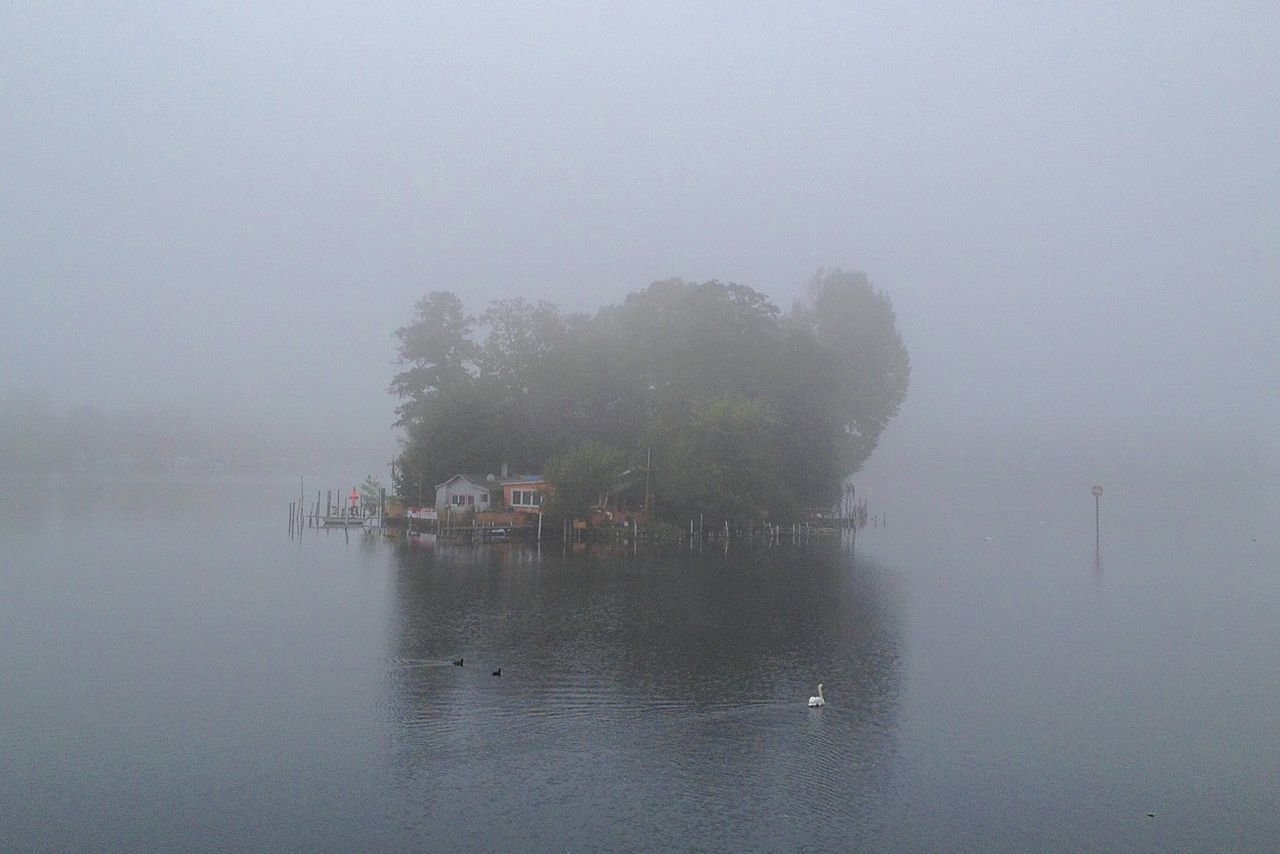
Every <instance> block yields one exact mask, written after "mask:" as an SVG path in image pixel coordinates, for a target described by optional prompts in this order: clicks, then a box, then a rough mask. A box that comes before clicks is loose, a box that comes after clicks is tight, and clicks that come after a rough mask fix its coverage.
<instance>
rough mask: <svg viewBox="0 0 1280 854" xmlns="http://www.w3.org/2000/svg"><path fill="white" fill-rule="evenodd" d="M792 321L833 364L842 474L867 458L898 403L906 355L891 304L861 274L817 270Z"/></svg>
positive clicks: (907, 367) (907, 377) (905, 381)
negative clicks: (840, 428) (806, 330)
mask: <svg viewBox="0 0 1280 854" xmlns="http://www.w3.org/2000/svg"><path fill="white" fill-rule="evenodd" d="M793 315H794V320H796V321H798V322H799V323H800V324H801V325H802V326H805V327H807V328H809V329H810V330H812V331H813V334H814V335H815V337H816V338H817V340H818V342H819V343H820V344H822V345H823V346H824V347H826V348H827V349H828V350H829V351H830V352H831V354H832V358H833V360H834V364H835V365H836V366H837V367H838V384H837V389H838V402H839V406H840V412H841V419H842V424H843V427H844V430H843V435H842V436H841V437H840V439H841V444H842V446H843V448H842V451H843V453H842V461H843V467H844V470H845V472H846V473H853V472H856V471H857V470H858V469H859V468H861V467H862V464H863V463H864V462H866V460H867V458H868V457H869V456H871V452H872V451H874V450H875V448H876V444H877V443H878V442H879V441H880V434H881V433H883V432H884V428H885V426H886V425H887V424H888V423H889V421H890V419H892V418H893V417H894V416H895V415H897V414H898V410H899V409H900V408H901V406H902V401H903V400H905V399H906V396H907V386H908V385H909V384H910V381H911V359H910V357H909V356H908V355H907V348H906V346H905V345H904V344H903V343H902V335H901V334H900V333H899V332H898V329H897V322H896V317H895V315H894V311H893V302H892V301H891V300H890V299H889V296H888V294H886V293H884V292H883V291H880V290H877V289H876V288H874V287H873V286H872V285H871V282H870V280H869V279H868V278H867V275H866V273H860V272H849V273H847V272H845V271H844V270H840V269H838V268H832V269H822V270H819V271H818V272H817V273H815V274H814V276H813V278H812V279H811V280H810V281H809V287H808V291H807V294H806V298H805V300H804V301H803V302H802V303H801V304H799V305H797V306H796V309H795V311H794V312H793Z"/></svg>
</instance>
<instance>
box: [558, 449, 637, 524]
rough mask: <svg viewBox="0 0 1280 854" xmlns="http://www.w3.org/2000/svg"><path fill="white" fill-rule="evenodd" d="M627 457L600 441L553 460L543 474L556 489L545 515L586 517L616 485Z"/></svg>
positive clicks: (566, 452)
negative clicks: (547, 513)
mask: <svg viewBox="0 0 1280 854" xmlns="http://www.w3.org/2000/svg"><path fill="white" fill-rule="evenodd" d="M626 465H627V455H626V454H624V453H623V452H622V451H620V450H618V449H617V448H613V447H610V446H608V445H606V444H604V443H602V442H595V441H590V442H585V443H583V444H581V445H579V446H578V447H576V448H572V449H570V450H568V451H564V452H563V453H560V454H557V455H556V456H554V457H552V458H551V459H550V460H549V461H548V462H547V465H546V468H545V469H544V471H543V474H544V475H545V476H546V478H547V480H549V481H550V482H551V483H552V484H554V486H555V491H554V492H553V493H552V495H551V500H550V501H549V502H548V504H547V508H546V509H547V512H549V513H552V514H554V515H557V516H585V515H586V514H587V512H588V511H590V510H591V508H592V507H595V506H597V505H598V504H599V503H600V502H601V500H602V499H603V498H604V497H605V496H606V495H608V494H609V492H610V491H611V490H612V489H614V487H616V486H617V484H618V479H619V476H620V475H622V474H623V473H624V471H625V469H626Z"/></svg>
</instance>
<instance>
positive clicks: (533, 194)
mask: <svg viewBox="0 0 1280 854" xmlns="http://www.w3.org/2000/svg"><path fill="white" fill-rule="evenodd" d="M847 5H848V4H839V3H837V4H826V5H824V4H817V5H810V6H805V7H803V8H802V7H792V8H775V9H763V8H754V7H753V8H747V9H744V8H742V6H741V5H740V4H733V3H724V4H698V5H696V6H694V7H692V8H685V7H684V6H682V5H681V4H673V5H670V6H663V7H661V8H659V7H654V6H651V5H649V4H641V5H639V6H634V7H630V8H622V7H618V6H612V5H611V6H600V5H591V4H583V5H574V4H558V5H556V6H554V7H550V8H548V7H544V6H542V5H529V6H523V7H515V6H509V5H506V4H501V5H495V6H481V7H475V6H471V5H467V6H463V7H458V8H456V9H454V10H444V9H439V8H427V7H425V6H419V5H414V4H407V5H401V4H395V5H392V4H386V5H378V6H375V7H366V6H363V5H360V6H356V7H353V6H351V5H350V4H331V5H328V6H315V7H312V8H309V9H306V10H304V9H302V8H300V7H290V8H287V9H286V8H283V7H282V8H271V9H268V8H266V7H263V6H261V5H253V6H249V7H238V8H234V7H221V6H217V7H215V6H208V7H203V8H191V7H183V8H179V7H172V6H169V5H167V4H159V5H154V6H137V5H133V4H124V5H117V4H103V3H84V4H32V3H11V4H6V5H4V6H3V7H0V188H2V190H0V222H2V223H3V227H2V228H0V297H2V301H0V306H2V307H0V343H2V344H3V355H2V356H0V411H2V412H3V413H5V414H6V417H7V419H8V420H7V421H6V422H5V423H6V430H7V432H8V433H9V436H8V441H9V443H10V445H11V446H12V445H14V444H21V443H22V442H24V441H28V440H34V438H35V437H33V436H16V434H17V433H19V432H21V431H24V430H39V429H41V428H39V427H31V426H30V425H32V424H47V423H50V422H49V419H53V420H55V421H60V422H61V423H70V422H75V423H79V424H87V425H95V426H96V425H101V429H102V430H104V431H106V430H114V431H117V432H119V433H121V434H124V435H131V436H134V437H136V436H138V435H141V434H145V433H147V432H148V431H151V432H152V433H157V434H163V435H164V436H168V437H172V436H175V435H187V436H191V435H196V434H200V435H202V436H203V437H204V438H202V439H201V441H200V442H196V443H193V445H192V447H195V446H199V447H200V448H206V449H210V450H208V451H207V452H208V453H213V454H223V455H225V454H230V453H236V454H241V455H242V456H244V457H246V458H249V457H252V458H259V457H260V458H264V459H266V458H270V459H287V460H289V461H291V462H290V464H291V465H292V464H294V463H296V466H297V467H298V468H303V467H305V466H310V465H315V464H316V461H318V460H329V461H339V462H342V463H344V464H345V463H348V462H351V461H358V462H359V463H360V464H364V463H366V462H367V463H368V464H369V465H375V464H382V463H384V462H385V461H386V460H389V459H390V458H391V456H392V455H393V454H395V453H396V450H397V434H396V432H395V431H394V430H393V427H392V425H393V423H394V422H395V420H396V413H395V407H396V404H397V401H396V399H395V398H394V397H392V396H391V395H390V394H389V393H388V385H389V383H390V382H391V379H392V377H393V376H394V375H395V374H396V372H397V371H398V370H399V369H400V366H398V365H397V364H396V361H395V358H396V352H397V349H396V340H395V338H394V331H395V330H396V329H397V328H399V327H402V326H404V325H405V324H406V323H408V322H409V321H410V319H411V316H412V312H413V308H414V304H415V302H416V301H417V300H419V299H421V298H422V297H423V296H424V295H425V294H426V293H428V292H429V291H434V290H448V291H452V292H454V293H456V294H457V295H458V296H459V297H460V299H461V300H462V301H463V302H464V303H465V305H466V308H467V309H468V310H469V311H472V312H476V313H478V312H480V311H481V310H483V309H484V307H485V306H486V305H487V304H488V303H490V302H491V301H492V300H495V299H500V298H504V297H516V296H520V297H524V298H526V299H528V300H530V301H537V300H547V301H550V302H553V303H556V304H557V305H558V306H559V307H560V308H561V309H562V310H563V311H565V312H586V313H592V312H594V311H596V310H597V309H599V308H600V307H602V306H606V305H611V304H616V303H618V302H619V301H620V300H621V299H622V298H623V297H624V296H625V295H626V294H627V293H630V292H633V291H637V290H640V289H642V288H644V287H646V286H647V285H648V284H649V283H650V282H653V281H657V280H664V279H669V278H672V277H679V278H682V279H685V280H687V281H691V282H701V281H706V280H712V279H716V280H720V281H725V282H737V283H741V284H743V285H746V286H749V287H751V288H753V289H755V290H758V291H760V292H763V293H764V294H767V295H768V296H769V297H770V298H771V299H772V300H773V301H774V303H776V305H778V306H779V307H780V308H781V309H782V310H783V311H786V310H788V309H790V307H791V305H792V303H793V301H794V300H796V299H797V298H798V297H800V296H801V295H802V292H803V288H804V286H805V283H806V282H807V281H809V280H810V279H811V277H812V276H813V275H814V273H815V271H816V270H818V269H819V268H822V267H841V268H844V269H846V270H860V271H864V272H865V273H866V274H867V275H868V276H869V278H870V280H871V281H872V282H873V283H874V285H875V286H876V287H877V288H879V289H881V290H883V291H884V292H885V293H887V294H888V295H889V297H890V298H891V299H892V301H893V306H894V309H895V310H896V315H897V326H898V329H899V331H900V332H901V335H902V338H903V340H904V342H905V345H906V347H907V349H908V351H909V352H910V356H911V365H912V377H911V380H912V383H911V389H910V392H909V394H908V395H907V398H906V401H905V403H904V404H903V407H902V410H901V414H900V415H898V417H897V418H896V419H895V420H894V421H893V422H892V423H890V424H889V426H888V428H887V430H886V431H885V433H884V436H883V438H882V440H881V443H880V447H879V449H878V450H877V452H876V453H875V455H873V456H872V458H871V459H870V461H869V462H868V463H867V464H866V466H865V468H864V470H863V472H862V474H861V475H860V476H861V477H862V478H863V479H864V480H865V481H866V483H867V484H868V489H872V488H875V489H891V488H892V487H891V486H890V484H891V483H893V482H894V481H895V480H896V481H899V482H905V481H907V480H909V479H914V480H913V481H912V482H924V480H925V479H926V478H927V477H929V476H932V477H937V478H942V479H949V482H950V483H951V484H953V485H958V484H969V483H973V482H974V480H975V478H976V479H981V478H983V477H985V476H988V475H991V474H992V473H1003V474H1009V475H1011V476H1014V477H1017V478H1020V479H1022V480H1023V481H1024V482H1034V481H1035V480H1036V479H1038V478H1039V479H1053V480H1054V481H1055V482H1066V481H1071V480H1072V479H1074V478H1078V479H1079V480H1080V481H1081V482H1084V483H1086V484H1087V483H1089V482H1092V481H1093V480H1094V479H1101V478H1108V477H1110V478H1111V480H1108V481H1107V482H1108V485H1110V484H1111V483H1112V482H1114V479H1116V478H1120V479H1122V480H1123V479H1127V480H1130V481H1132V482H1136V481H1139V480H1142V481H1144V482H1145V483H1146V484H1147V485H1148V486H1150V484H1152V483H1156V482H1159V483H1160V484H1166V483H1167V484H1168V485H1169V488H1174V487H1173V484H1175V483H1180V482H1181V481H1180V480H1178V478H1174V477H1173V476H1172V475H1171V474H1170V473H1171V472H1172V473H1176V474H1179V475H1180V476H1185V478H1195V479H1202V478H1208V479H1212V478H1219V479H1222V478H1228V479H1231V480H1232V481H1233V482H1237V483H1238V484H1239V485H1240V486H1241V489H1242V490H1243V491H1244V493H1245V494H1246V495H1247V494H1249V493H1248V491H1249V490H1262V491H1265V490H1266V489H1268V488H1270V487H1269V486H1268V484H1270V483H1272V482H1274V479H1275V475H1276V471H1277V468H1276V460H1277V457H1278V456H1280V453H1278V452H1280V440H1278V439H1277V435H1278V434H1280V431H1278V430H1277V426H1278V425H1280V394H1277V390H1278V389H1280V346H1278V345H1277V344H1276V340H1277V338H1278V334H1277V333H1280V158H1277V156H1276V152H1277V151H1280V63H1277V62H1276V57H1277V56H1280V11H1278V10H1277V7H1276V6H1275V5H1274V4H1265V3H1257V4H1231V5H1229V6H1228V7H1225V8H1220V7H1209V6H1203V5H1194V4H1186V5H1181V6H1178V7H1174V8H1172V9H1170V8H1169V7H1167V6H1163V5H1147V4H1136V5H1128V6H1125V7H1124V8H1123V9H1117V10H1106V9H1088V8H1083V7H1080V8H1077V7H1071V8H1066V9H1061V10H1041V9H1032V8H1029V7H1028V8H1023V7H1020V6H1017V5H1014V6H1008V7H1004V8H995V7H982V8H980V9H972V8H950V9H943V8H935V9H924V8H909V7H906V6H903V5H901V4H885V5H882V6H878V7H876V6H867V7H860V8H858V9H851V8H847ZM15 413H17V414H16V415H15ZM33 413H34V414H33ZM41 413H43V415H41ZM41 418H44V419H45V420H44V421H41ZM24 419H25V420H24ZM24 425H26V426H24ZM95 426H90V427H85V428H84V429H85V430H88V431H91V430H93V429H95ZM15 436H16V438H15ZM218 437H224V440H223V441H221V443H220V442H219V439H218ZM157 441H158V442H161V444H164V443H165V442H168V444H167V445H166V447H171V448H177V447H178V445H177V444H175V442H174V440H173V439H172V438H169V439H164V440H157ZM228 447H233V448H234V449H235V450H234V451H229V450H227V448H228ZM174 452H175V453H176V452H177V451H176V450H175V451H174ZM183 452H184V453H187V452H190V453H202V452H203V451H200V450H194V451H185V450H184V451H183Z"/></svg>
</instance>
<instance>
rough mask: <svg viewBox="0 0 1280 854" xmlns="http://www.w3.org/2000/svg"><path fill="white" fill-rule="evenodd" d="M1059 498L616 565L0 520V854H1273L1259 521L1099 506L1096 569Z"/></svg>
mask: <svg viewBox="0 0 1280 854" xmlns="http://www.w3.org/2000/svg"><path fill="white" fill-rule="evenodd" d="M353 482H356V479H352V478H347V479H344V480H339V479H334V480H333V481H332V483H330V484H326V486H334V487H336V486H342V485H344V484H347V485H349V484H350V483H353ZM308 489H311V490H313V489H314V487H312V486H309V487H308ZM1087 489H1088V485H1087V484H1085V485H1084V486H1083V489H1082V490H1077V492H1080V493H1081V494H1080V495H1078V496H1077V495H1073V496H1072V497H1071V499H1070V500H1067V499H1065V498H1062V497H1057V498H1051V499H1047V500H1045V501H1043V502H1040V503H1036V502H1027V501H1020V502H1017V503H1016V506H1014V508H1013V509H1012V510H1009V509H1003V510H1002V509H999V507H998V503H997V502H996V501H995V500H994V499H993V503H992V504H991V505H990V506H981V507H980V506H974V505H972V504H965V505H964V506H963V507H962V509H959V510H957V509H956V508H955V507H938V506H928V505H926V504H915V505H913V504H902V505H901V506H898V505H895V506H893V507H881V508H878V509H879V510H881V511H884V512H887V513H888V514H889V516H888V522H889V524H888V526H887V527H878V528H873V529H867V530H865V531H863V532H861V533H860V534H859V536H858V538H857V542H856V544H855V543H852V542H850V541H848V540H845V541H844V542H826V543H814V544H809V545H803V546H790V545H786V546H782V547H779V548H773V549H767V550H764V549H757V550H739V549H736V548H731V549H730V550H729V551H728V552H727V553H726V552H725V551H724V550H722V549H721V548H719V547H718V546H714V545H713V546H709V547H707V548H706V549H705V550H703V551H702V552H700V553H697V552H694V553H691V552H689V551H688V550H687V549H680V548H675V549H672V550H670V551H667V552H662V553H645V552H643V551H642V552H640V553H639V554H629V553H621V554H609V553H601V552H592V551H572V550H568V551H566V549H565V548H564V547H563V545H562V544H561V543H560V542H557V541H555V540H554V539H553V540H552V541H550V542H546V543H544V544H543V545H542V547H541V549H533V548H528V547H522V546H487V547H479V548H471V547H445V546H436V545H434V544H431V543H429V542H422V543H410V542H408V541H406V540H404V539H390V538H384V537H383V536H380V535H377V534H365V533H363V532H351V533H350V535H349V536H348V535H346V534H344V533H343V532H340V531H339V532H317V531H306V532H304V535H303V536H302V537H301V538H300V539H294V540H290V538H289V536H288V534H287V512H286V510H287V506H288V501H289V498H290V496H291V495H293V494H295V493H296V490H297V482H296V481H287V480H274V479H269V478H231V477H228V478H220V479H186V480H183V479H173V478H140V479H116V480H103V481H94V482H91V483H88V484H86V483H81V482H76V483H71V482H67V481H61V480H57V479H54V480H49V481H48V482H46V483H43V484H41V483H37V484H36V485H35V486H34V487H33V485H32V484H31V483H25V484H24V485H23V489H22V491H21V492H15V491H14V489H13V488H10V489H6V490H5V492H4V494H5V495H8V496H13V495H17V494H20V495H22V496H23V497H22V498H21V499H20V500H17V499H12V498H10V499H7V501H8V502H9V504H10V505H11V506H10V507H9V509H7V510H6V511H5V512H4V513H0V849H3V850H6V851H25V850H39V851H70V850H80V849H89V850H118V849H131V850H147V849H175V848H202V849H221V850H250V849H251V850H261V849H291V850H303V849H305V850H333V851H351V850H370V849H372V850H407V849H410V848H418V849H423V850H475V851H497V850H547V851H566V850H572V851H583V850H663V849H667V850H670V849H692V850H713V851H745V850H761V851H765V850H781V849H793V848H801V847H804V848H812V849H818V850H833V851H839V850H849V849H851V848H863V849H881V850H884V849H890V850H894V849H907V850H909V849H917V850H918V849H930V850H945V849H953V850H1063V849H1071V850H1078V849H1091V848H1097V849H1111V850H1115V849H1146V850H1168V849H1185V850H1205V849H1215V848H1216V849H1222V848H1227V849H1236V850H1268V849H1274V848H1275V847H1276V846H1277V844H1280V810H1278V809H1277V806H1280V734H1278V726H1280V723H1278V722H1280V620H1278V619H1277V615H1278V614H1280V549H1278V548H1277V542H1278V540H1280V538H1278V537H1277V535H1276V530H1275V519H1276V515H1275V508H1274V506H1272V507H1257V506H1255V507H1253V508H1252V509H1251V510H1249V511H1247V512H1240V511H1233V512H1230V513H1228V512H1224V513H1222V514H1221V515H1219V516H1206V515H1205V514H1204V513H1203V512H1202V511H1199V510H1197V511H1196V512H1195V513H1194V514H1192V513H1191V512H1189V511H1186V510H1182V509H1179V508H1178V507H1176V506H1170V507H1152V506H1150V505H1142V504H1139V503H1137V502H1135V501H1126V499H1125V497H1124V493H1123V490H1121V489H1114V488H1109V489H1108V496H1107V497H1106V498H1105V499H1104V501H1105V502H1106V503H1105V504H1104V514H1103V525H1104V526H1103V540H1102V547H1103V552H1102V560H1101V562H1100V564H1099V563H1097V562H1095V554H1094V531H1093V510H1094V508H1093V503H1092V498H1091V497H1090V496H1089V495H1088V492H1087ZM1113 492H1114V493H1115V495H1114V496H1113V495H1112V494H1111V493H1113ZM312 494H313V495H314V492H312ZM872 509H873V511H875V510H876V509H877V508H876V507H874V506H873V508H872ZM988 538H990V539H988ZM459 657H461V658H464V659H465V666H463V667H456V666H453V665H452V664H451V663H450V662H451V660H453V659H456V658H459ZM498 667H501V668H502V676H501V677H494V676H491V675H490V671H492V670H494V669H496V668H498ZM819 682H822V683H824V685H825V694H826V698H827V701H828V702H827V705H826V706H825V707H824V708H822V709H809V708H807V707H806V700H807V698H808V697H809V696H810V695H811V694H813V693H815V691H816V687H817V683H819ZM1148 813H1153V814H1154V817H1149V816H1148Z"/></svg>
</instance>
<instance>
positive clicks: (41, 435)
mask: <svg viewBox="0 0 1280 854" xmlns="http://www.w3.org/2000/svg"><path fill="white" fill-rule="evenodd" d="M286 449H287V448H286V445H285V444H284V443H283V442H280V441H272V440H271V439H270V438H268V437H265V436H264V435H262V433H261V432H251V431H248V430H235V429H230V428H227V427H226V426H222V427H219V426H216V425H214V424H211V423H208V422H207V421H205V420H202V419H199V418H196V417H195V416H193V415H190V414H187V413H181V412H176V411H168V412H154V411H151V412H120V411H113V412H104V411H103V410H101V409H99V408H97V407H93V406H83V405H81V406H71V407H65V408H63V407H58V406H55V405H54V404H53V403H52V402H51V401H50V400H49V398H48V397H47V396H46V395H44V394H43V393H41V392H38V391H20V392H12V393H9V394H6V395H3V396H0V471H52V472H57V471H75V470H81V469H85V468H92V469H109V470H133V469H155V468H224V467H232V466H235V467H241V466H263V465H276V464H279V463H281V462H282V460H283V454H284V451H285V450H286Z"/></svg>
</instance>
